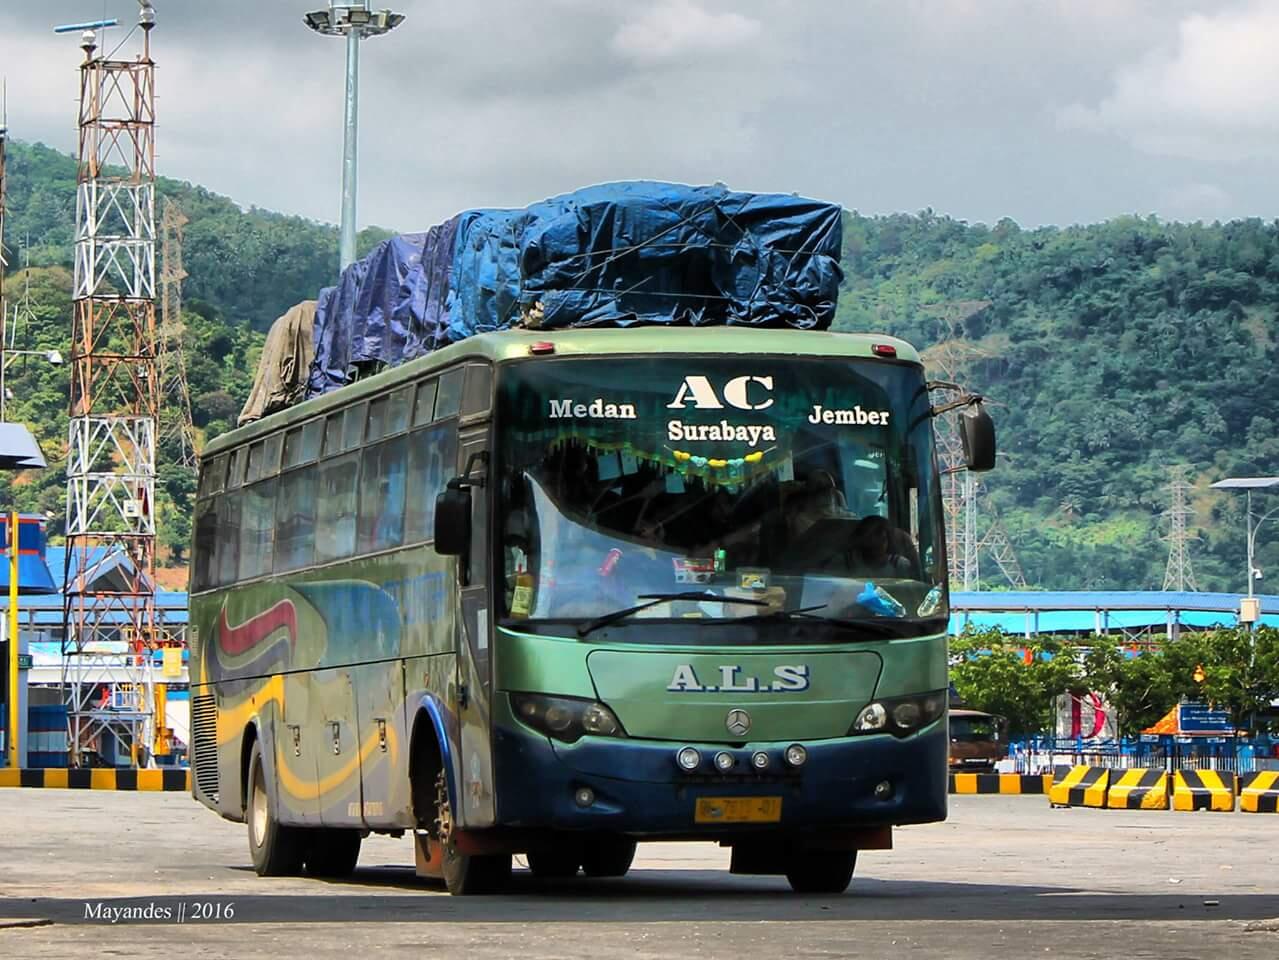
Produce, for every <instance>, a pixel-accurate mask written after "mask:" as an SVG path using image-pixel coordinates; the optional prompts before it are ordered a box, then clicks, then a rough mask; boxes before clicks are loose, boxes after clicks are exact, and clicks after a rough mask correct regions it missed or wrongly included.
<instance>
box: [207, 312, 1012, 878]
mask: <svg viewBox="0 0 1279 960" xmlns="http://www.w3.org/2000/svg"><path fill="white" fill-rule="evenodd" d="M931 386H933V385H931V384H927V383H926V382H925V378H924V371H923V367H922V365H921V363H920V361H919V357H918V355H917V354H916V352H915V351H914V350H913V349H912V348H911V347H910V346H909V345H908V344H906V343H904V342H902V341H900V340H897V339H894V338H891V337H887V336H879V335H874V336H871V335H851V334H838V333H827V332H813V331H794V330H758V329H749V328H740V327H723V328H711V329H698V330H689V329H679V330H675V329H661V328H653V327H649V328H640V329H630V330H619V329H607V330H606V329H571V330H562V331H554V332H530V331H516V330H511V331H502V332H495V333H487V334H482V335H479V336H475V337H472V338H470V339H467V340H464V341H462V342H459V343H456V344H453V345H451V346H448V347H446V348H443V349H440V350H438V351H436V352H434V353H432V354H430V355H428V356H425V357H422V358H419V359H417V360H414V361H411V362H409V363H406V364H403V365H401V366H398V367H396V368H393V369H389V370H386V371H383V372H381V373H378V374H376V375H374V376H371V377H368V378H366V379H363V380H360V381H359V382H356V383H354V384H351V385H349V386H346V387H344V388H342V389H340V390H337V391H335V392H332V393H330V394H328V395H325V396H322V397H318V398H315V399H312V400H308V401H306V402H304V403H301V404H298V405H297V406H294V407H292V408H290V409H288V410H285V411H282V412H279V413H275V414H273V415H271V416H269V417H267V418H265V419H262V420H260V421H258V422H256V423H253V424H250V425H248V426H245V427H242V428H240V429H238V430H235V431H233V432H231V433H228V434H226V435H224V436H222V437H219V438H217V439H216V440H215V441H213V442H212V443H210V444H209V446H208V448H207V449H206V450H205V452H204V455H203V458H202V462H201V470H200V478H199V484H198V491H197V506H196V516H195V524H194V546H193V552H192V574H191V579H192V582H191V625H192V627H191V683H192V691H191V692H192V697H191V714H192V740H193V744H192V758H193V777H192V781H193V793H194V795H195V797H196V798H197V799H198V800H199V801H200V802H202V803H204V804H205V805H207V806H208V807H210V808H211V809H213V810H215V811H216V812H217V813H219V814H221V815H222V816H223V817H225V818H227V819H229V820H233V821H238V822H245V823H247V826H248V836H249V847H250V852H251V854H252V859H253V865H254V867H255V869H256V870H257V872H258V873H259V874H263V875H273V874H288V873H295V872H298V871H303V870H304V871H306V872H308V873H311V874H314V875H320V876H339V875H343V874H347V873H350V872H351V871H352V870H353V869H354V867H355V864H356V861H357V858H358V856H359V849H360V844H361V840H362V838H363V837H365V836H367V835H368V834H369V833H388V834H391V835H395V836H398V835H403V834H405V833H407V834H409V835H410V836H411V837H412V838H413V841H414V848H415V853H416V861H417V865H418V870H419V872H420V873H422V874H424V875H430V876H435V877H438V878H442V879H443V881H444V882H445V884H446V885H447V887H448V889H449V891H450V892H452V893H454V894H468V893H477V892H488V891H494V890H497V889H500V888H501V886H502V885H503V883H504V882H505V880H506V879H507V878H508V876H509V874H510V871H511V857H512V854H516V853H522V854H525V855H527V862H528V865H529V867H530V869H531V870H532V872H533V873H534V874H535V875H539V876H559V877H567V876H575V875H577V874H578V872H579V871H582V872H584V873H585V874H586V875H587V876H597V877H598V876H621V875H622V874H624V873H625V872H626V871H627V869H628V868H629V867H630V864H631V861H632V858H633V856H634V853H635V845H636V842H637V841H642V840H676V839H678V840H707V841H713V842H718V843H719V844H721V845H725V846H728V847H731V864H732V866H731V869H732V870H733V871H734V872H739V873H755V874H775V875H785V876H786V877H787V878H788V880H789V881H790V884H791V886H792V887H793V888H794V889H795V890H798V891H806V892H830V891H836V892H837V891H842V890H843V889H845V888H846V887H847V885H848V883H849V880H850V878H851V876H852V873H853V869H854V866H855V863H856V856H857V851H858V850H862V849H887V848H890V847H891V831H892V827H893V826H894V825H898V824H910V823H926V822H930V821H936V820H941V819H943V818H944V817H945V815H946V792H947V748H948V737H947V732H946V724H947V716H946V713H947V689H948V683H947V647H946V628H947V619H948V608H947V599H946V596H947V595H946V557H945V537H944V533H943V526H942V504H941V495H940V488H941V484H940V478H939V473H938V467H937V460H936V454H935V450H934V445H933V427H932V422H933V418H934V416H935V414H936V413H937V412H938V411H939V410H940V409H942V408H940V407H934V406H933V405H932V404H931V402H930V399H929V389H930V387H931ZM953 405H962V406H964V407H965V410H964V411H963V418H962V423H963V425H964V429H963V436H964V439H965V450H966V456H967V460H968V466H969V468H970V469H988V468H989V467H990V466H991V465H992V464H993V460H994V432H993V427H991V426H990V420H989V418H988V417H987V416H986V414H985V413H984V412H982V410H981V407H980V402H979V398H976V397H967V398H965V399H964V400H962V401H957V402H956V404H952V406H953Z"/></svg>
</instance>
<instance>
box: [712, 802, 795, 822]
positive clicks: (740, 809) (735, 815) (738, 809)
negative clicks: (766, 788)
mask: <svg viewBox="0 0 1279 960" xmlns="http://www.w3.org/2000/svg"><path fill="white" fill-rule="evenodd" d="M781 819H782V798H781V797H698V798H697V808H696V810H694V811H693V820H694V821H695V822H697V823H777V822H778V821H779V820H781Z"/></svg>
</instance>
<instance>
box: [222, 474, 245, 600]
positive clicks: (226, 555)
mask: <svg viewBox="0 0 1279 960" xmlns="http://www.w3.org/2000/svg"><path fill="white" fill-rule="evenodd" d="M240 496H241V494H240V493H239V492H238V491H237V492H235V493H227V494H224V495H223V496H222V498H221V499H220V500H218V521H217V522H218V533H217V582H218V585H219V586H225V585H226V584H229V583H235V578H236V573H237V570H238V566H239V559H240Z"/></svg>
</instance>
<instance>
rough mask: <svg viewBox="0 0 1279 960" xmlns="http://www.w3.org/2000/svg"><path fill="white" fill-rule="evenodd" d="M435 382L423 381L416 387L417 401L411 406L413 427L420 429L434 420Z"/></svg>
mask: <svg viewBox="0 0 1279 960" xmlns="http://www.w3.org/2000/svg"><path fill="white" fill-rule="evenodd" d="M438 385H439V381H437V380H424V381H423V382H422V383H419V384H418V385H417V401H416V403H415V404H414V406H413V426H415V427H420V426H423V425H424V424H427V423H430V422H431V421H432V420H434V419H435V388H436V387H437V386H438Z"/></svg>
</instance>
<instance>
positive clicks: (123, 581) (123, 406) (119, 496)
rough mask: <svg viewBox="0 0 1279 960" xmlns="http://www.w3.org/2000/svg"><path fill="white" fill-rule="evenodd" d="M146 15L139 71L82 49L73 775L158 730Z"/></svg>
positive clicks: (151, 124) (71, 456)
mask: <svg viewBox="0 0 1279 960" xmlns="http://www.w3.org/2000/svg"><path fill="white" fill-rule="evenodd" d="M140 7H141V9H140V12H139V17H138V27H139V28H140V32H141V45H142V49H141V52H140V53H138V54H137V55H136V56H135V57H134V58H133V59H112V58H109V57H108V56H103V55H101V54H99V53H97V36H96V34H95V33H94V32H93V31H92V30H87V31H85V33H84V34H83V37H82V41H81V48H82V49H83V50H84V60H83V62H82V63H81V65H80V109H79V134H80V136H79V175H78V181H79V182H78V189H77V195H76V236H75V288H74V300H75V302H74V307H73V318H72V337H71V358H70V368H71V397H70V409H69V413H70V431H69V437H68V444H67V512H66V524H67V527H66V541H67V547H68V550H67V592H66V601H65V607H64V624H65V634H64V640H63V654H64V663H65V667H64V681H65V683H66V689H67V707H68V710H67V715H68V726H69V730H68V733H69V737H70V751H71V755H72V758H73V762H75V763H79V762H80V761H81V760H82V754H83V752H84V751H86V750H88V749H91V748H92V747H94V746H101V740H102V738H103V737H108V736H109V737H113V738H114V739H115V740H116V742H117V745H118V750H119V752H125V751H132V756H133V759H134V761H135V762H139V761H140V759H141V758H140V756H139V748H140V747H141V746H143V745H150V744H151V742H152V740H153V732H154V716H153V711H154V700H153V679H152V677H153V666H152V658H153V655H154V652H155V644H156V635H155V592H154V591H155V578H154V573H155V514H154V510H153V504H154V494H155V442H156V420H157V413H158V405H159V382H158V377H157V370H156V324H155V226H156V223H155V64H154V62H153V61H152V60H151V30H152V27H153V26H154V25H155V12H154V10H153V9H152V7H151V3H150V0H140ZM111 57H114V54H112V55H111ZM121 641H124V644H125V649H124V651H123V652H122V651H121V648H120V646H119V644H120V642H121Z"/></svg>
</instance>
